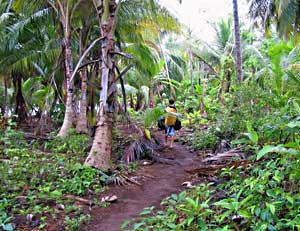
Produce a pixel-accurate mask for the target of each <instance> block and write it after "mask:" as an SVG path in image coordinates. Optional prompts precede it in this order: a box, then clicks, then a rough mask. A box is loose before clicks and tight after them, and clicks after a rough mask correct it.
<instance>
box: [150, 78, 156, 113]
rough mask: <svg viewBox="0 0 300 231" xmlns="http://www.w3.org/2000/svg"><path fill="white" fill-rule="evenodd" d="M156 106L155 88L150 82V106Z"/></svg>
mask: <svg viewBox="0 0 300 231" xmlns="http://www.w3.org/2000/svg"><path fill="white" fill-rule="evenodd" d="M154 107H155V100H154V89H153V86H152V84H151V83H150V87H149V108H154Z"/></svg>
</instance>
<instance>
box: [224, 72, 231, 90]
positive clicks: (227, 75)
mask: <svg viewBox="0 0 300 231" xmlns="http://www.w3.org/2000/svg"><path fill="white" fill-rule="evenodd" d="M224 74H225V77H224V78H225V80H224V85H225V86H224V93H228V92H229V90H230V86H231V71H230V70H225V73H224Z"/></svg>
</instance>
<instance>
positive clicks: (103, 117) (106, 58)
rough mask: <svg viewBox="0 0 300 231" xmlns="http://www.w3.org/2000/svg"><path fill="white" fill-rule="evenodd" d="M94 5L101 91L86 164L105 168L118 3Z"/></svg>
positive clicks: (113, 104)
mask: <svg viewBox="0 0 300 231" xmlns="http://www.w3.org/2000/svg"><path fill="white" fill-rule="evenodd" d="M96 8H97V11H98V17H99V20H101V21H100V25H101V37H103V38H104V39H103V40H102V43H101V55H102V68H101V92H100V102H99V114H98V118H97V119H98V122H97V128H96V134H95V137H94V141H93V145H92V149H91V151H90V153H89V155H88V157H87V159H86V161H85V165H88V166H93V167H96V168H99V169H102V170H107V169H109V168H110V161H111V153H112V127H113V119H114V113H115V107H116V102H115V100H116V99H115V98H116V83H115V81H116V77H115V67H114V60H113V57H112V53H113V51H114V30H115V23H116V18H115V15H116V10H117V4H116V2H115V0H98V1H97V2H96Z"/></svg>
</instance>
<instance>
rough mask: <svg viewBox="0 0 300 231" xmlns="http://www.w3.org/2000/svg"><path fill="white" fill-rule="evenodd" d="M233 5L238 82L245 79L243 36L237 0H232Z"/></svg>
mask: <svg viewBox="0 0 300 231" xmlns="http://www.w3.org/2000/svg"><path fill="white" fill-rule="evenodd" d="M232 5H233V20H234V36H235V50H236V76H237V80H238V82H239V83H241V82H242V81H243V67H242V52H241V36H240V23H239V14H238V4H237V0H232Z"/></svg>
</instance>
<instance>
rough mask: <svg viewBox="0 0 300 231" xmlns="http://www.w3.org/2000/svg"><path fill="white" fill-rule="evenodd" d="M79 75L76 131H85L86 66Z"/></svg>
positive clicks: (81, 52) (81, 42)
mask: <svg viewBox="0 0 300 231" xmlns="http://www.w3.org/2000/svg"><path fill="white" fill-rule="evenodd" d="M82 40H83V39H82V32H81V33H80V54H83V51H84V46H83V41H82ZM80 77H81V99H80V108H79V116H78V118H77V124H76V131H77V132H79V133H87V132H88V130H87V127H88V126H87V113H86V106H87V103H86V92H87V68H86V67H84V68H83V69H82V70H81V72H80Z"/></svg>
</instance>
